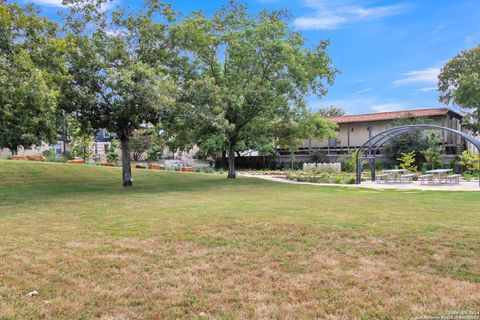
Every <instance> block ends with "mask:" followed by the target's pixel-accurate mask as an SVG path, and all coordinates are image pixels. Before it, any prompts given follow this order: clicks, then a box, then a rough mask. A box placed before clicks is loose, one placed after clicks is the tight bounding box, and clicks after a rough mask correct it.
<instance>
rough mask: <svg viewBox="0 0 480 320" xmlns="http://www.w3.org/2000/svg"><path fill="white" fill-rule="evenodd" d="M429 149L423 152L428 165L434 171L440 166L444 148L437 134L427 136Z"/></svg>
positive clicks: (430, 133) (432, 133) (431, 133)
mask: <svg viewBox="0 0 480 320" xmlns="http://www.w3.org/2000/svg"><path fill="white" fill-rule="evenodd" d="M427 142H428V148H427V149H426V150H425V151H423V155H424V156H425V159H426V161H427V163H428V164H429V165H430V166H431V168H432V169H435V167H437V166H438V165H440V163H441V160H442V147H441V145H440V138H439V137H438V135H437V134H436V133H435V132H429V133H428V135H427Z"/></svg>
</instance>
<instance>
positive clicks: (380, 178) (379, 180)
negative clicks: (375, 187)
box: [375, 173, 388, 183]
mask: <svg viewBox="0 0 480 320" xmlns="http://www.w3.org/2000/svg"><path fill="white" fill-rule="evenodd" d="M387 179H388V174H386V173H383V174H377V175H376V176H375V180H376V181H377V183H382V181H383V182H386V181H387Z"/></svg>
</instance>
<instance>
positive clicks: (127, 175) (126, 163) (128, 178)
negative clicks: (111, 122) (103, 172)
mask: <svg viewBox="0 0 480 320" xmlns="http://www.w3.org/2000/svg"><path fill="white" fill-rule="evenodd" d="M120 145H121V148H122V179H123V186H124V187H131V186H132V185H133V179H132V167H131V166H130V148H129V139H128V138H123V139H120Z"/></svg>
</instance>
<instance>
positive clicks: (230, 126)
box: [172, 1, 336, 178]
mask: <svg viewBox="0 0 480 320" xmlns="http://www.w3.org/2000/svg"><path fill="white" fill-rule="evenodd" d="M172 34H173V37H174V39H175V41H177V42H178V44H179V46H180V48H181V49H182V50H184V51H185V57H186V59H188V62H189V68H187V69H186V70H189V72H190V75H191V77H188V78H187V77H186V78H185V79H184V80H185V81H184V82H183V83H182V90H183V91H182V94H181V97H180V100H179V106H180V109H179V112H180V113H181V114H183V115H185V114H192V115H193V117H191V118H193V119H177V121H176V125H174V126H173V127H174V128H177V129H178V128H180V127H183V128H184V129H186V130H183V132H187V133H186V134H182V136H183V137H190V138H191V140H192V141H193V142H197V141H198V140H199V137H204V136H205V135H212V134H214V135H215V136H224V137H225V141H224V145H226V146H228V158H229V173H228V177H229V178H235V161H234V159H235V151H236V150H237V148H238V146H239V145H242V146H245V147H248V146H251V145H255V144H258V143H260V142H263V143H264V142H265V141H271V143H274V141H275V138H276V135H277V134H278V133H282V134H283V138H284V139H283V140H284V141H286V140H287V139H285V138H286V137H287V136H289V137H290V138H291V137H292V136H290V133H292V135H293V136H295V137H296V138H298V137H300V135H301V134H300V133H304V132H305V130H306V129H307V128H312V126H309V125H305V126H302V128H301V129H302V130H297V129H295V130H294V127H295V128H300V126H298V125H299V124H300V123H299V122H298V121H301V120H305V119H307V116H306V113H305V112H306V110H307V107H306V102H305V98H306V96H307V95H309V94H315V95H317V96H322V95H324V94H326V92H327V89H326V85H327V84H333V79H334V76H335V74H336V69H335V68H334V67H333V66H332V63H331V60H330V58H329V56H328V55H327V52H326V48H327V46H328V41H322V42H320V43H319V44H318V45H317V46H316V47H314V48H312V49H307V48H305V41H304V39H303V38H302V35H301V34H300V33H298V32H293V31H291V30H290V28H289V26H288V17H287V15H286V14H285V13H284V12H281V11H271V12H269V11H262V12H260V13H259V14H258V15H256V16H253V15H251V14H249V13H248V12H247V10H246V7H245V6H244V5H241V4H239V3H237V2H233V1H232V2H229V4H227V5H225V6H223V7H222V8H221V9H220V10H219V11H217V12H216V13H215V14H214V15H213V17H211V18H209V17H207V16H206V14H205V13H204V12H201V11H199V12H194V13H193V14H191V15H190V16H188V17H187V18H186V19H185V20H184V21H183V22H181V23H179V24H177V25H175V26H174V27H173V29H172ZM192 70H193V71H192ZM180 110H181V111H180ZM313 119H314V122H315V126H314V127H315V130H316V131H315V134H317V135H318V137H319V138H320V137H323V136H326V135H331V134H334V128H335V125H334V124H332V123H330V122H329V121H327V120H324V119H322V118H320V117H314V118H313ZM297 124H298V125H297ZM279 128H281V129H282V130H279ZM287 132H290V133H287ZM309 134H310V133H309ZM309 134H308V135H309ZM291 139H293V138H291ZM209 145H212V143H209ZM214 145H217V146H221V145H222V143H220V142H219V141H216V142H215V143H214Z"/></svg>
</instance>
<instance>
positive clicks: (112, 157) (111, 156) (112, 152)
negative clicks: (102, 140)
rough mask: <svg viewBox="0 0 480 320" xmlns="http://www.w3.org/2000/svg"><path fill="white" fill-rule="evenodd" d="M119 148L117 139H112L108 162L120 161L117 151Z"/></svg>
mask: <svg viewBox="0 0 480 320" xmlns="http://www.w3.org/2000/svg"><path fill="white" fill-rule="evenodd" d="M117 148H118V142H117V140H112V141H111V144H110V147H109V148H108V151H107V162H111V163H116V162H117V161H118V159H119V156H118V153H117Z"/></svg>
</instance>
